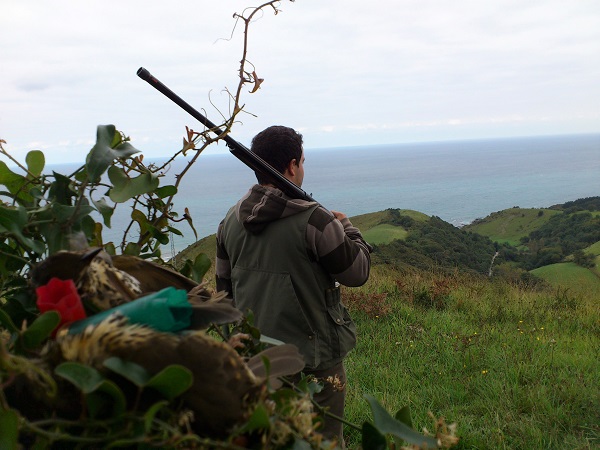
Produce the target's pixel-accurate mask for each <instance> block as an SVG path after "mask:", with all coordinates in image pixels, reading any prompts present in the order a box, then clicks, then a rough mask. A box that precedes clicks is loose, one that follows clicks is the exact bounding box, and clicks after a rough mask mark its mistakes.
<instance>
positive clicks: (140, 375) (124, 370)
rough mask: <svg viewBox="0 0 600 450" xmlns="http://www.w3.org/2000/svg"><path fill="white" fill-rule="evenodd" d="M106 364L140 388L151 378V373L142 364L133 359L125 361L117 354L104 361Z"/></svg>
mask: <svg viewBox="0 0 600 450" xmlns="http://www.w3.org/2000/svg"><path fill="white" fill-rule="evenodd" d="M104 366H105V367H108V368H109V369H110V370H112V371H113V372H115V373H118V374H119V375H121V376H123V377H124V378H126V379H127V380H129V381H131V382H132V383H133V384H135V385H136V386H137V387H140V388H141V387H144V386H145V385H146V383H147V382H148V381H149V380H150V375H149V374H148V372H147V371H146V369H144V368H143V367H142V366H140V365H139V364H136V363H134V362H131V361H125V360H123V359H121V358H119V357H116V356H113V357H111V358H108V359H106V360H105V361H104Z"/></svg>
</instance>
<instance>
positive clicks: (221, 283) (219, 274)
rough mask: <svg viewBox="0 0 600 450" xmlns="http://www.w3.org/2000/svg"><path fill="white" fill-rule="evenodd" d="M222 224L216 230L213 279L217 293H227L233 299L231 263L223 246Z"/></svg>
mask: <svg viewBox="0 0 600 450" xmlns="http://www.w3.org/2000/svg"><path fill="white" fill-rule="evenodd" d="M222 233H223V222H221V223H220V224H219V228H218V230H217V254H216V257H215V277H216V285H217V291H218V292H220V291H225V292H227V296H228V297H229V298H233V288H232V284H231V263H230V261H229V255H228V254H227V250H225V246H224V245H223V239H222V237H223V235H222Z"/></svg>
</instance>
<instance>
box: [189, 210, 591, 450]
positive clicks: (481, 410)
mask: <svg viewBox="0 0 600 450" xmlns="http://www.w3.org/2000/svg"><path fill="white" fill-rule="evenodd" d="M519 211H521V212H522V211H524V210H521V209H519ZM535 211H536V213H535V217H536V218H537V217H538V216H537V210H535ZM545 211H546V210H545ZM386 214H387V213H386V212H385V211H383V212H381V213H377V214H368V215H364V216H358V217H356V218H354V217H353V218H352V222H353V224H355V225H357V226H359V228H360V229H361V230H362V231H363V233H364V234H367V233H374V237H376V238H377V236H380V238H381V239H389V237H390V236H393V235H395V234H396V235H401V234H402V232H401V230H402V228H400V227H391V228H390V227H382V226H381V224H382V222H383V221H385V220H384V219H385V218H386ZM423 216H424V215H423ZM544 216H549V214H546V212H544V215H543V216H541V217H544ZM425 217H426V216H425ZM530 219H531V218H530ZM518 221H519V219H518V218H515V219H514V221H513V225H515V224H516V222H518ZM509 228H510V227H506V229H505V236H509V234H510V235H511V236H512V237H510V239H513V240H514V239H516V237H517V236H518V234H519V232H524V231H522V230H521V231H519V229H518V225H517V226H516V228H513V229H509ZM511 233H512V234H511ZM371 240H372V239H371ZM597 245H598V244H595V245H594V246H591V247H590V248H588V249H587V250H586V251H589V252H593V253H595V254H596V253H598V252H597V251H598V248H597ZM214 248H215V239H214V235H213V236H209V237H207V238H204V239H202V240H201V241H199V242H198V243H196V244H195V245H194V246H192V247H190V248H189V249H187V251H186V252H184V253H183V256H187V257H189V258H193V257H195V255H196V254H197V253H200V252H204V253H206V254H207V255H208V256H209V258H210V259H211V260H212V261H213V262H214ZM180 256H181V255H180ZM599 258H600V257H599ZM536 272H537V273H536ZM536 272H534V273H536V275H538V276H540V277H543V278H545V279H546V280H548V281H550V282H551V284H553V286H552V287H550V288H548V290H546V291H534V290H532V289H531V288H527V287H526V286H520V285H513V284H509V283H508V282H492V281H489V280H488V279H484V278H469V277H466V276H461V275H455V276H448V275H444V274H438V273H434V272H431V273H425V272H418V271H415V272H414V273H410V274H407V273H403V274H401V273H399V272H397V271H396V270H394V268H393V267H391V266H389V265H377V266H374V267H373V269H372V274H371V278H370V280H369V282H368V283H367V284H366V285H365V286H363V287H360V288H355V289H349V288H344V289H343V300H344V302H345V303H347V304H348V306H349V307H350V310H351V312H352V315H353V317H354V319H355V321H356V324H357V328H358V335H359V340H358V345H357V347H356V349H354V350H353V351H352V352H351V353H350V355H349V356H348V358H347V360H346V367H347V372H348V397H347V402H346V416H347V417H346V418H347V420H348V421H350V422H351V423H355V424H357V425H360V424H362V422H363V421H364V420H365V419H369V418H370V417H371V412H370V409H369V406H368V403H367V401H366V400H365V398H364V396H365V394H370V395H373V396H374V397H375V398H377V399H378V400H379V401H380V402H381V403H382V405H383V406H384V407H385V408H386V409H387V410H388V411H389V412H390V413H391V414H395V412H396V411H398V410H399V409H400V408H402V407H403V406H405V405H408V406H409V407H410V409H411V412H412V417H413V423H414V426H415V428H417V429H419V430H421V429H422V428H423V427H426V428H428V429H430V430H431V429H432V428H433V426H432V425H433V422H432V419H431V417H430V416H429V415H428V413H429V412H431V413H432V414H433V415H434V416H435V417H437V418H439V417H444V418H445V420H446V422H447V423H452V422H456V424H457V435H458V436H459V437H460V442H459V444H458V446H457V447H456V448H459V449H492V450H495V449H523V450H525V449H527V450H529V449H557V450H558V449H560V450H562V449H580V450H583V449H596V448H600V362H599V361H600V309H599V308H598V299H600V278H598V276H596V275H594V272H593V271H590V270H587V269H583V268H581V267H579V266H576V265H575V264H573V263H564V264H560V265H554V266H547V267H544V268H541V269H538V270H537V271H536ZM205 279H206V280H208V281H209V282H210V283H211V284H212V282H213V280H214V267H213V268H211V271H210V272H209V273H208V274H207V276H206V277H205ZM345 433H346V441H347V444H348V448H350V449H356V448H358V447H359V446H360V445H359V443H360V433H359V432H358V431H356V430H354V429H353V428H351V427H348V426H347V427H346V429H345Z"/></svg>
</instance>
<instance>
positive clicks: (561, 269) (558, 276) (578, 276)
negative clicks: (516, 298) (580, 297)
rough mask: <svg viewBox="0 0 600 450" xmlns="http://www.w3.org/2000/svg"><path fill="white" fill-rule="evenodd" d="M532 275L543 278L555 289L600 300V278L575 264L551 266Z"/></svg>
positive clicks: (544, 267) (567, 263)
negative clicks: (559, 288)
mask: <svg viewBox="0 0 600 450" xmlns="http://www.w3.org/2000/svg"><path fill="white" fill-rule="evenodd" d="M531 273H532V274H534V275H536V276H538V277H540V278H543V279H544V280H546V281H547V282H548V283H550V284H551V285H553V286H554V287H557V288H558V287H561V288H565V289H569V290H571V291H573V292H576V293H581V294H585V295H594V296H596V297H597V298H600V277H599V276H598V275H597V274H596V273H594V272H593V271H592V270H590V269H586V268H585V267H581V266H578V265H577V264H575V263H572V262H565V263H558V264H550V265H548V266H543V267H540V268H538V269H535V270H532V271H531Z"/></svg>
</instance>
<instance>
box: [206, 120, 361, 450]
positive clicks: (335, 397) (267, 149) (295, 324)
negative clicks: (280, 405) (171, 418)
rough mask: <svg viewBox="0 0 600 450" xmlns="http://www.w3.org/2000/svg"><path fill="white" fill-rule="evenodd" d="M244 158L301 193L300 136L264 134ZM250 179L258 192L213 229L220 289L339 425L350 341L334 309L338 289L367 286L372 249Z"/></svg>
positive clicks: (351, 329)
mask: <svg viewBox="0 0 600 450" xmlns="http://www.w3.org/2000/svg"><path fill="white" fill-rule="evenodd" d="M251 151H252V152H254V153H255V154H257V155H258V156H259V157H261V158H262V159H263V160H265V161H266V162H267V163H269V164H270V165H271V166H273V168H275V169H276V170H277V171H279V172H280V173H282V174H283V176H284V177H285V178H287V179H288V180H290V181H292V182H293V183H295V184H296V185H298V186H301V185H302V181H303V179H304V151H303V146H302V135H301V134H300V133H297V132H296V131H294V130H293V129H292V128H288V127H283V126H272V127H269V128H267V129H265V130H263V131H262V132H260V133H259V134H258V135H256V136H255V137H254V139H253V140H252V146H251ZM256 177H257V180H258V183H259V184H255V185H254V186H252V188H251V189H250V191H249V192H248V193H247V194H246V195H245V196H244V197H243V198H242V199H241V200H240V201H239V202H238V203H237V204H236V205H235V206H234V207H232V208H231V209H230V210H229V212H228V213H227V215H226V217H225V219H224V220H223V221H222V222H221V224H220V225H219V229H218V231H217V258H216V276H217V289H219V290H225V291H227V292H229V293H230V294H231V295H232V297H233V300H234V302H235V305H236V306H237V307H238V308H239V309H240V310H242V311H243V312H246V311H247V310H251V311H252V312H253V313H254V317H255V325H256V326H257V327H258V329H259V330H261V332H262V334H264V335H265V336H269V337H272V338H276V339H279V340H281V341H284V342H287V343H291V344H295V345H296V346H297V347H298V349H299V350H300V353H302V355H303V356H304V360H305V363H306V367H305V369H304V370H303V372H304V373H306V374H312V375H314V376H315V377H317V378H318V379H319V380H320V381H325V380H328V379H329V380H330V382H326V383H325V388H324V389H323V391H322V392H321V393H319V394H317V395H316V396H315V400H316V401H317V402H318V403H319V404H320V405H321V406H323V407H327V408H328V409H329V412H331V413H332V414H335V415H337V416H339V417H343V413H344V400H345V394H346V390H345V383H346V373H345V370H344V365H343V359H344V357H345V356H346V354H347V353H348V352H349V351H350V350H351V349H352V348H354V345H355V343H356V334H355V326H354V323H353V322H352V319H351V318H350V316H349V314H348V312H347V311H346V308H345V307H344V305H343V304H342V303H341V302H340V291H339V284H343V285H345V286H361V285H363V284H364V283H365V282H366V281H367V279H368V278H369V270H370V265H371V261H370V256H369V253H370V252H371V250H372V248H371V246H370V245H369V244H367V243H366V242H365V240H364V239H363V238H362V236H361V234H360V232H359V230H358V229H357V228H356V227H354V226H353V225H352V223H350V220H349V219H348V217H347V216H346V215H345V214H343V213H340V212H335V211H331V212H330V211H328V210H326V209H325V208H323V207H322V206H320V205H319V204H318V203H316V202H308V201H305V200H301V199H293V198H289V197H287V196H286V195H285V194H284V193H283V192H282V191H281V190H279V189H277V188H276V187H275V186H274V185H273V184H272V181H271V180H269V179H268V178H266V177H265V175H263V174H260V173H256ZM338 283H339V284H338ZM331 381H334V382H333V383H332V382H331ZM321 431H322V432H323V434H324V435H325V436H326V437H329V438H333V437H337V438H338V439H339V440H340V442H343V440H342V423H341V422H340V421H338V420H333V419H326V420H325V426H324V429H323V430H321Z"/></svg>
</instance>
